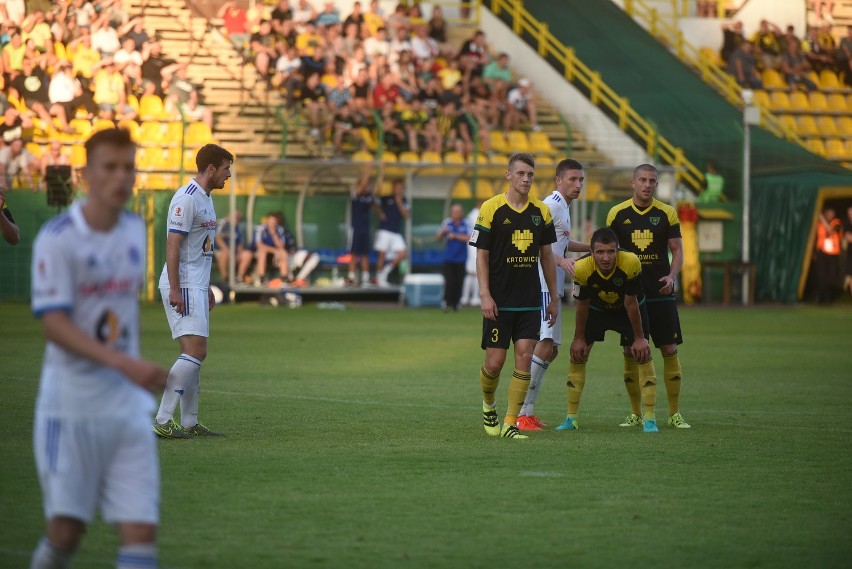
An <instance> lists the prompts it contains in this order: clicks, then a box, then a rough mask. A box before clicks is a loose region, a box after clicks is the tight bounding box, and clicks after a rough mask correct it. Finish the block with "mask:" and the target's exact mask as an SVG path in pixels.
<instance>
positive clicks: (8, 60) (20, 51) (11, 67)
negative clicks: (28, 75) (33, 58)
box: [2, 28, 27, 73]
mask: <svg viewBox="0 0 852 569" xmlns="http://www.w3.org/2000/svg"><path fill="white" fill-rule="evenodd" d="M26 52H27V47H26V45H24V39H23V37H21V31H20V30H19V29H17V28H14V29H13V30H12V31H11V32H10V37H9V43H7V44H6V46H5V47H4V48H3V55H2V57H3V69H4V70H5V71H6V73H9V72H10V71H20V70H21V69H22V68H23V63H24V54H26Z"/></svg>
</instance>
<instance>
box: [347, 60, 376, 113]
mask: <svg viewBox="0 0 852 569" xmlns="http://www.w3.org/2000/svg"><path fill="white" fill-rule="evenodd" d="M352 100H353V101H354V102H355V104H356V106H357V107H358V108H360V109H365V110H366V109H367V108H369V107H370V106H371V105H372V102H373V85H372V83H370V75H369V74H368V72H367V70H366V69H361V70H360V71H358V75H356V76H355V80H354V81H353V82H352Z"/></svg>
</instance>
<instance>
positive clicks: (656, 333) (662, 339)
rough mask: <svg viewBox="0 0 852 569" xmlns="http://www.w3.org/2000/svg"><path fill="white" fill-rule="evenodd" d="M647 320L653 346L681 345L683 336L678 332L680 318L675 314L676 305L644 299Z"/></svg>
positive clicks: (668, 301) (671, 301) (667, 301)
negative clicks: (649, 325) (649, 323)
mask: <svg viewBox="0 0 852 569" xmlns="http://www.w3.org/2000/svg"><path fill="white" fill-rule="evenodd" d="M645 304H646V305H647V307H648V319H649V320H650V321H651V339H652V340H654V346H656V347H658V348H659V347H660V346H668V345H670V344H682V343H683V335H682V334H681V332H680V317H679V316H678V314H677V303H676V302H675V301H674V299H671V300H668V299H666V300H662V299H660V300H655V299H653V298H650V299H646V300H645Z"/></svg>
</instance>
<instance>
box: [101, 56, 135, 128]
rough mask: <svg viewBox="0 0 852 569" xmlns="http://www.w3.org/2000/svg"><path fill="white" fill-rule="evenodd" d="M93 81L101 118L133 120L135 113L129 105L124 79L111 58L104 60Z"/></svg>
mask: <svg viewBox="0 0 852 569" xmlns="http://www.w3.org/2000/svg"><path fill="white" fill-rule="evenodd" d="M96 67H97V68H98V69H97V71H96V73H95V77H94V79H93V80H92V85H93V90H94V93H95V95H94V98H95V104H97V106H98V110H99V112H100V116H101V118H105V119H111V120H121V119H124V118H133V116H134V115H135V112H134V111H133V108H132V107H131V106H130V105H129V104H127V90H126V88H125V84H124V77H123V76H122V74H121V73H120V72H119V71H118V69H117V68H116V66H115V62H114V61H113V60H112V58H111V57H108V58H106V59H102V60H101V61H100V63H98V64H97V66H96Z"/></svg>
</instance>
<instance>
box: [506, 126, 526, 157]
mask: <svg viewBox="0 0 852 569" xmlns="http://www.w3.org/2000/svg"><path fill="white" fill-rule="evenodd" d="M509 148H510V149H511V151H512V152H529V150H530V142H529V140H528V139H527V135H526V134H525V133H524V132H522V131H520V130H512V131H509Z"/></svg>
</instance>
